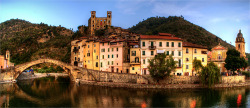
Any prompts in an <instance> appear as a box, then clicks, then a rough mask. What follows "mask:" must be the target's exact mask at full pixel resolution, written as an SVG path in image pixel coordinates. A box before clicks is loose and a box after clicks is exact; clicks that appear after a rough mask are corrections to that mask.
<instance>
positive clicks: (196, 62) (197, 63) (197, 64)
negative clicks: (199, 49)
mask: <svg viewBox="0 0 250 108" xmlns="http://www.w3.org/2000/svg"><path fill="white" fill-rule="evenodd" d="M202 67H203V66H202V64H201V60H197V59H196V58H195V59H194V60H193V68H194V70H195V71H196V72H197V73H200V70H201V69H202ZM192 76H193V72H192Z"/></svg>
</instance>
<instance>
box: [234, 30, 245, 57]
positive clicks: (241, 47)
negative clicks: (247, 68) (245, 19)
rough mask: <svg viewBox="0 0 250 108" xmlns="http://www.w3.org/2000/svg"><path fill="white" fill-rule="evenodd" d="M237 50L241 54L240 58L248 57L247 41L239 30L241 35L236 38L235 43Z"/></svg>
mask: <svg viewBox="0 0 250 108" xmlns="http://www.w3.org/2000/svg"><path fill="white" fill-rule="evenodd" d="M235 48H236V50H237V51H239V52H240V56H241V57H244V58H245V57H246V54H245V40H244V37H243V34H242V33H241V30H239V33H238V35H237V37H236V41H235Z"/></svg>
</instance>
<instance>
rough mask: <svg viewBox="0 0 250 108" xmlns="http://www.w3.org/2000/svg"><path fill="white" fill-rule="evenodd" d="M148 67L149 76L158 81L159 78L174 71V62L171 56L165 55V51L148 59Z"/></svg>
mask: <svg viewBox="0 0 250 108" xmlns="http://www.w3.org/2000/svg"><path fill="white" fill-rule="evenodd" d="M148 69H149V72H150V75H151V77H152V78H153V79H154V80H156V81H157V83H158V82H159V80H161V79H164V78H165V77H167V76H169V75H170V73H171V72H173V71H175V69H176V62H175V61H174V59H173V57H172V56H167V54H165V53H163V54H158V55H156V56H155V57H154V58H152V59H150V60H149V66H148Z"/></svg>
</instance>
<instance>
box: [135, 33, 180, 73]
mask: <svg viewBox="0 0 250 108" xmlns="http://www.w3.org/2000/svg"><path fill="white" fill-rule="evenodd" d="M140 48H141V61H142V63H141V74H142V75H145V74H149V71H148V66H149V63H148V60H149V59H152V58H154V57H155V55H157V54H161V53H164V52H165V53H166V54H167V55H172V56H173V59H174V60H175V61H177V64H176V65H177V69H176V71H175V72H172V73H171V74H172V75H183V73H182V39H181V38H178V37H175V36H174V35H172V34H169V33H159V35H141V36H140Z"/></svg>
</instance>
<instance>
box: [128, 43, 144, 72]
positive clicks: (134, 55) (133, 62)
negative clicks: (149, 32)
mask: <svg viewBox="0 0 250 108" xmlns="http://www.w3.org/2000/svg"><path fill="white" fill-rule="evenodd" d="M128 44H129V49H130V57H129V58H130V72H129V73H130V74H141V48H140V46H139V43H138V41H134V42H129V43H128Z"/></svg>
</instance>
